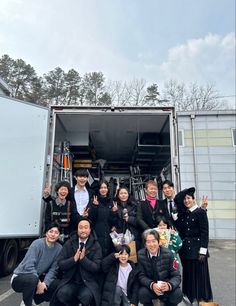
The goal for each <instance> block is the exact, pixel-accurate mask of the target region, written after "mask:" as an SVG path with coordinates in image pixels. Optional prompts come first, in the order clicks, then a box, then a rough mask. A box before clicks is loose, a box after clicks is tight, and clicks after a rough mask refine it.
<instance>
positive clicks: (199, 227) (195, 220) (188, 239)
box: [176, 207, 209, 259]
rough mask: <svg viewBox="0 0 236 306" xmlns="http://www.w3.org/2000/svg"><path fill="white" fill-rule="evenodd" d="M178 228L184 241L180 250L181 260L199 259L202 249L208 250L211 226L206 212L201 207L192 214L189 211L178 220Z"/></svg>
mask: <svg viewBox="0 0 236 306" xmlns="http://www.w3.org/2000/svg"><path fill="white" fill-rule="evenodd" d="M176 226H177V229H178V231H179V234H180V237H181V238H182V240H183V245H182V248H181V249H180V250H179V254H180V256H181V258H185V259H198V256H199V250H200V248H201V247H202V248H205V249H207V248H208V241H209V225H208V218H207V213H206V211H205V210H204V209H202V208H199V207H198V208H196V209H195V210H194V211H192V212H190V211H188V210H187V211H186V212H185V213H182V214H181V215H180V217H179V218H178V219H177V221H176ZM207 255H208V253H207Z"/></svg>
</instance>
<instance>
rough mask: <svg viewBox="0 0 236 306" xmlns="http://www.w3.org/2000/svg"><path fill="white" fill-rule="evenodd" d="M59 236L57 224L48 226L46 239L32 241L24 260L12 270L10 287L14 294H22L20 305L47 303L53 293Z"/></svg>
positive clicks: (28, 305) (58, 251) (59, 248)
mask: <svg viewBox="0 0 236 306" xmlns="http://www.w3.org/2000/svg"><path fill="white" fill-rule="evenodd" d="M59 236H60V228H59V226H58V224H56V223H52V224H50V225H49V226H48V229H47V231H46V237H45V238H40V239H37V240H34V241H33V242H32V244H31V245H30V247H29V249H28V251H27V253H26V254H25V257H24V259H23V260H22V262H21V263H20V264H19V266H18V267H17V268H16V269H15V270H14V272H13V276H12V278H11V285H12V288H13V290H15V291H16V292H22V295H23V302H22V303H21V305H25V306H31V305H32V302H33V299H34V300H35V302H36V303H37V304H40V303H42V302H43V301H49V300H50V297H51V294H52V291H53V280H54V279H55V278H56V276H57V272H58V266H57V261H56V258H57V256H58V255H59V253H60V251H61V248H62V246H61V245H60V244H59V243H58V242H57V240H58V239H59Z"/></svg>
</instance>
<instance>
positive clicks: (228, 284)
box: [0, 240, 236, 306]
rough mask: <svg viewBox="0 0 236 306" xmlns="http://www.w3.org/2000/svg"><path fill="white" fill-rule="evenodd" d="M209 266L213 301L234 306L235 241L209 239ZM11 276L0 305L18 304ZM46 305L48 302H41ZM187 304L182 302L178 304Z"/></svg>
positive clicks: (0, 286) (0, 290)
mask: <svg viewBox="0 0 236 306" xmlns="http://www.w3.org/2000/svg"><path fill="white" fill-rule="evenodd" d="M209 252H210V258H209V267H210V275H211V285H212V290H213V295H214V301H215V302H217V303H218V304H219V305H220V306H235V305H236V300H235V241H232V240H211V241H210V244H209ZM10 278H11V276H7V277H2V278H0V305H1V306H19V305H20V302H21V294H19V293H15V292H14V291H13V290H12V289H11V287H10ZM41 305H42V306H48V305H49V304H48V303H43V304H41ZM185 305H189V304H186V303H184V302H182V303H181V304H179V306H185Z"/></svg>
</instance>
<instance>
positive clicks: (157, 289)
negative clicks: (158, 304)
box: [138, 229, 183, 306]
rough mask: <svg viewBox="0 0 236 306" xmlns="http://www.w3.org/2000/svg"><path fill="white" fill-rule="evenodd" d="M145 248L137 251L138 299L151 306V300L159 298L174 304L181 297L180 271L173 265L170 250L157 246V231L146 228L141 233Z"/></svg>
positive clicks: (168, 303) (176, 303)
mask: <svg viewBox="0 0 236 306" xmlns="http://www.w3.org/2000/svg"><path fill="white" fill-rule="evenodd" d="M143 240H144V245H145V248H144V249H141V250H140V251H139V252H138V268H139V270H140V273H139V282H140V285H141V288H140V290H139V301H140V303H142V304H143V305H144V306H152V305H153V303H152V300H156V299H159V300H161V301H162V302H164V303H165V305H166V306H176V305H178V304H179V303H180V302H181V301H182V298H183V294H182V292H181V290H180V287H179V286H180V282H181V276H180V272H179V271H178V270H177V269H176V268H175V267H174V257H173V254H172V252H171V251H170V250H168V249H167V248H165V247H161V246H159V240H160V237H159V233H158V232H157V231H156V230H154V229H148V230H146V231H144V233H143Z"/></svg>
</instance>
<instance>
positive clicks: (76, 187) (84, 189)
mask: <svg viewBox="0 0 236 306" xmlns="http://www.w3.org/2000/svg"><path fill="white" fill-rule="evenodd" d="M76 191H79V192H81V191H83V192H84V191H87V188H86V187H85V186H84V187H83V189H82V190H79V189H78V186H77V185H75V192H76Z"/></svg>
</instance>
